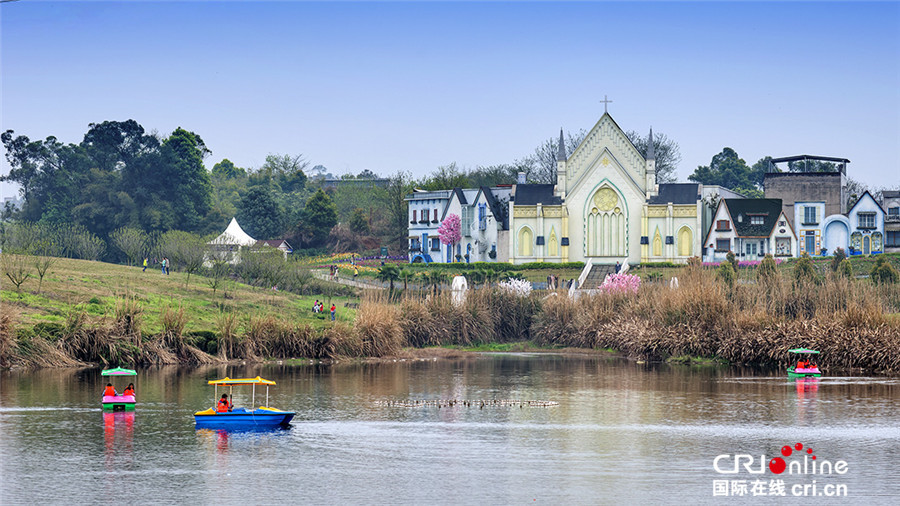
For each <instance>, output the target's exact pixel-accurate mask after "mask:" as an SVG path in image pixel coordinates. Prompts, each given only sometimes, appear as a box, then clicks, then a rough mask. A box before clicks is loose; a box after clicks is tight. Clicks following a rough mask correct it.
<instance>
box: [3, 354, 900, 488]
mask: <svg viewBox="0 0 900 506" xmlns="http://www.w3.org/2000/svg"><path fill="white" fill-rule="evenodd" d="M225 375H228V376H231V377H242V376H256V375H261V376H263V377H265V378H268V379H273V380H275V381H277V382H278V386H277V387H274V388H273V389H272V390H271V391H270V402H269V404H270V405H271V406H273V407H277V408H281V409H286V410H294V411H296V412H297V415H296V417H295V418H294V421H293V424H292V426H291V427H290V428H289V429H287V430H269V431H243V432H241V431H238V432H234V431H232V432H225V431H215V430H195V428H194V422H193V416H192V414H193V413H194V412H195V411H197V410H200V409H205V408H206V407H209V406H211V405H212V403H213V389H212V387H208V386H206V381H207V380H208V379H215V378H221V377H224V376H225ZM106 380H107V378H105V377H101V376H100V374H99V370H93V369H85V370H40V371H30V372H23V371H14V372H5V373H2V374H0V503H2V504H11V503H22V502H32V503H33V502H51V503H59V502H75V503H112V502H118V501H121V500H128V501H129V502H131V501H135V500H136V501H137V502H145V503H150V502H154V503H155V502H176V503H185V502H188V501H192V502H200V503H214V502H223V501H224V502H228V503H232V502H251V503H265V504H272V503H276V502H284V501H290V502H305V503H315V504H323V503H346V502H353V503H417V504H428V503H451V502H452V503H469V504H475V503H479V504H483V503H522V502H529V503H534V502H535V501H536V502H543V503H554V504H558V503H623V502H629V503H632V502H636V501H645V502H649V503H658V502H673V501H683V500H689V501H695V502H699V503H712V502H720V501H721V500H722V498H721V497H714V496H713V481H714V480H721V479H723V478H724V479H729V478H732V479H747V480H754V479H757V478H759V476H755V475H749V474H745V473H744V474H741V475H740V476H736V477H735V476H725V475H720V474H717V473H716V472H715V471H714V470H713V465H712V464H713V459H714V458H715V457H716V456H717V455H720V454H734V453H747V454H751V455H755V456H756V458H757V459H759V455H761V454H765V455H766V458H772V457H775V456H779V449H780V448H781V447H782V446H784V445H787V444H795V443H802V444H804V445H805V446H806V447H808V448H812V449H814V452H815V453H814V454H815V455H817V456H818V458H819V459H820V461H821V460H830V461H836V460H845V461H846V462H847V463H848V466H849V471H848V472H847V473H846V474H844V475H840V476H839V475H831V476H815V477H809V476H805V477H800V476H784V475H782V476H780V477H781V478H783V479H784V481H785V482H787V484H788V486H790V485H791V484H795V483H801V484H803V483H809V482H810V481H811V480H812V479H816V480H817V482H818V483H819V486H822V485H824V484H843V485H845V486H846V487H847V492H848V497H847V498H842V499H841V500H833V501H834V502H835V503H847V502H848V501H849V502H868V503H874V504H878V503H892V502H893V500H894V497H895V496H896V495H897V492H898V486H897V482H898V480H897V478H896V475H897V471H898V470H900V466H898V465H897V459H898V457H900V409H898V407H897V402H896V401H897V400H898V392H900V390H898V386H900V380H898V379H897V378H883V377H851V376H841V377H826V378H823V379H821V380H820V381H818V382H809V383H799V384H798V383H796V382H793V381H789V380H787V379H786V378H785V377H784V375H783V374H782V373H780V372H778V371H769V372H766V371H758V370H752V369H741V368H737V367H731V368H716V367H696V366H695V367H691V366H668V365H664V364H635V363H633V362H629V361H625V360H620V359H610V358H599V357H584V356H560V355H547V354H533V355H529V354H514V355H510V354H506V355H492V354H485V355H480V356H478V357H477V358H469V359H460V360H441V361H431V360H428V361H398V362H392V363H381V364H352V365H336V366H323V365H298V366H286V365H277V364H267V365H246V366H229V367H205V368H179V367H165V368H154V369H145V370H141V371H139V375H138V376H137V378H136V380H135V383H136V385H137V393H138V406H137V410H136V411H135V412H134V413H121V414H119V413H117V414H114V415H111V414H107V415H104V414H103V413H101V411H100V410H99V399H100V397H99V396H100V392H101V390H102V386H103V385H105V382H106ZM126 383H127V382H126ZM122 386H124V385H122ZM120 389H121V386H120ZM235 394H236V395H235V400H236V402H237V404H239V405H246V404H249V401H250V398H249V397H250V390H249V388H247V389H240V390H239V389H236V390H235ZM257 395H258V397H257V401H258V402H257V404H262V398H261V396H263V395H264V391H263V392H262V393H261V392H260V391H258V392H257ZM410 399H472V400H479V399H542V400H552V401H557V402H559V406H556V407H550V408H528V407H502V408H498V407H490V406H488V407H485V408H480V407H479V405H476V406H473V407H465V406H461V405H457V406H455V407H453V408H446V407H444V408H440V409H439V408H436V407H420V408H397V407H390V406H385V405H383V403H384V402H385V401H390V400H401V401H406V400H410ZM786 460H788V459H786ZM774 478H779V476H774V475H772V474H771V473H769V472H766V474H765V475H763V476H761V479H764V480H766V481H768V480H770V479H774ZM63 493H64V497H63V495H62V494H63ZM735 499H736V498H729V500H730V501H732V502H740V501H736V500H735ZM784 499H786V500H787V501H791V500H793V501H796V499H792V498H791V497H787V498H784ZM815 501H817V502H825V503H828V500H827V499H826V498H818V499H815Z"/></svg>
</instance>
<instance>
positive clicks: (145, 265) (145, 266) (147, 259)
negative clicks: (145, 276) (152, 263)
mask: <svg viewBox="0 0 900 506" xmlns="http://www.w3.org/2000/svg"><path fill="white" fill-rule="evenodd" d="M149 260H150V259H149V258H147V257H144V270H142V271H141V272H147V262H148V261H149Z"/></svg>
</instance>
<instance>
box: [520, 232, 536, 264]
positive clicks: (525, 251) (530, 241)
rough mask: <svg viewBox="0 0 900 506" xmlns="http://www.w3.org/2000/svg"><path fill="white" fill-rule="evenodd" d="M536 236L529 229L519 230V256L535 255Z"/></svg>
mask: <svg viewBox="0 0 900 506" xmlns="http://www.w3.org/2000/svg"><path fill="white" fill-rule="evenodd" d="M533 247H534V234H532V233H531V229H530V228H528V227H522V228H521V229H520V230H519V256H520V257H530V256H532V254H533Z"/></svg>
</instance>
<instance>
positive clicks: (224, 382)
mask: <svg viewBox="0 0 900 506" xmlns="http://www.w3.org/2000/svg"><path fill="white" fill-rule="evenodd" d="M207 384H208V385H216V386H235V385H274V384H275V382H274V381H272V380H267V379H263V378H260V377H259V376H257V377H255V378H233V379H232V378H229V377H227V376H226V377H225V378H222V379H219V380H209V382H207Z"/></svg>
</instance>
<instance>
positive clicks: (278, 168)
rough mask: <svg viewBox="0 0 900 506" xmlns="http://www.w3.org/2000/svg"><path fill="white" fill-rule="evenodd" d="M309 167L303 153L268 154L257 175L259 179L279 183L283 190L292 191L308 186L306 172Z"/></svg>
mask: <svg viewBox="0 0 900 506" xmlns="http://www.w3.org/2000/svg"><path fill="white" fill-rule="evenodd" d="M307 167H309V162H307V161H306V160H305V159H304V158H303V155H268V156H266V161H265V163H263V166H262V167H260V168H259V171H258V172H257V173H256V177H257V178H258V180H259V181H272V182H275V183H277V184H278V187H279V188H280V189H281V191H283V192H286V193H291V192H295V191H300V190H302V189H303V188H304V187H305V186H306V173H305V172H304V170H306V168H307Z"/></svg>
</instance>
